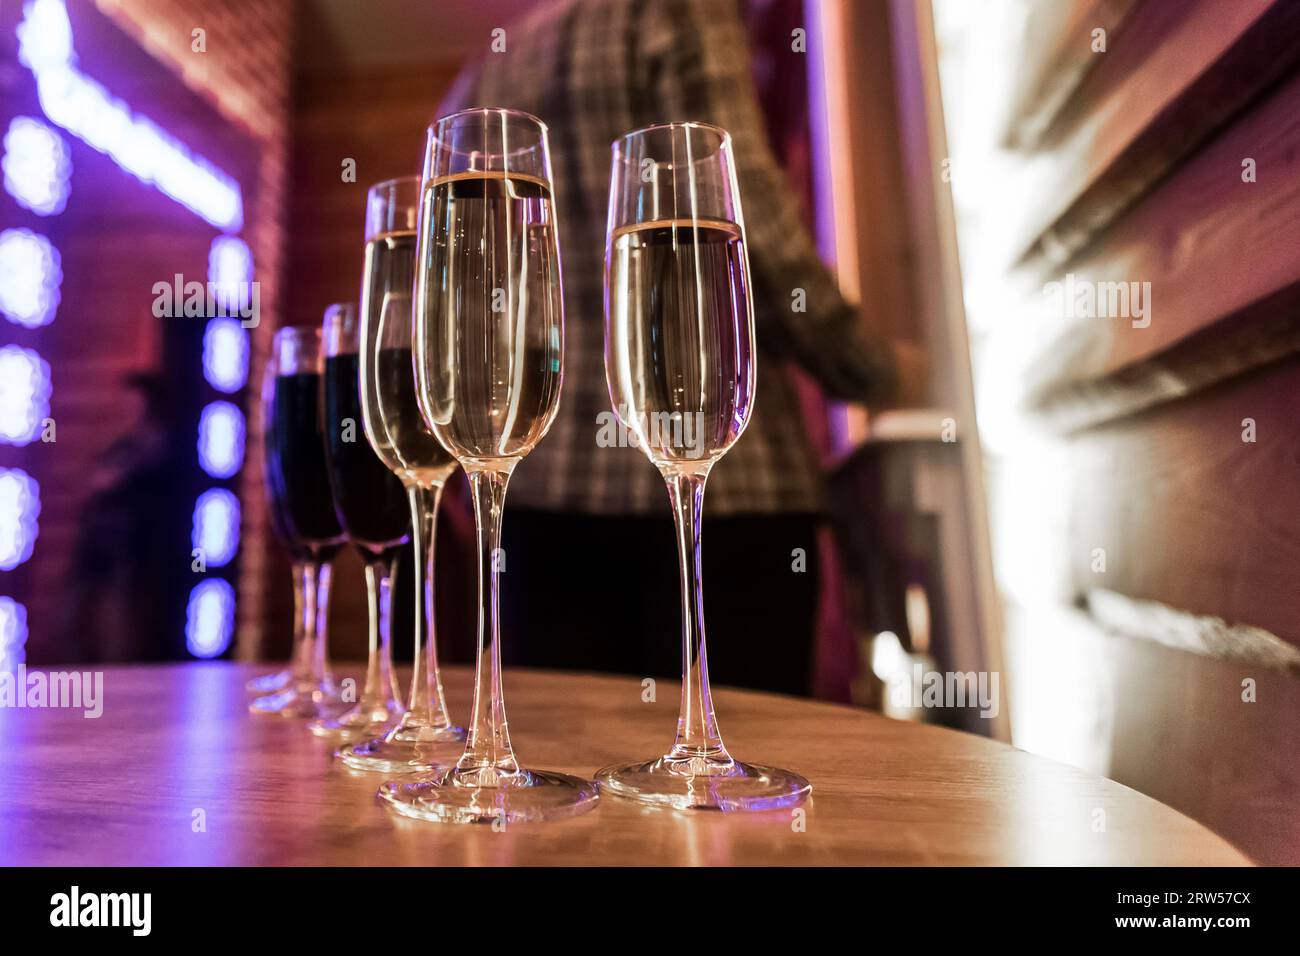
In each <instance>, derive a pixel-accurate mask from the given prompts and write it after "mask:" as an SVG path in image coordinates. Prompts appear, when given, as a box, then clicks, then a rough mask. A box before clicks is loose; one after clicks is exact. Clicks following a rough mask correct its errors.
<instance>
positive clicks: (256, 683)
mask: <svg viewBox="0 0 1300 956" xmlns="http://www.w3.org/2000/svg"><path fill="white" fill-rule="evenodd" d="M292 680H293V672H292V671H291V670H289V668H287V667H286V668H285V669H284V670H282V671H277V672H276V673H274V674H263V675H262V676H261V677H254V678H253V679H252V680H250V681H249V682H248V683H246V684H245V685H244V690H246V691H248V692H249V693H250V694H256V695H257V696H259V697H262V696H264V695H266V694H274V693H277V692H279V691H282V690H284V689H285V688H286V687H288V686H289V684H290V682H291V681H292Z"/></svg>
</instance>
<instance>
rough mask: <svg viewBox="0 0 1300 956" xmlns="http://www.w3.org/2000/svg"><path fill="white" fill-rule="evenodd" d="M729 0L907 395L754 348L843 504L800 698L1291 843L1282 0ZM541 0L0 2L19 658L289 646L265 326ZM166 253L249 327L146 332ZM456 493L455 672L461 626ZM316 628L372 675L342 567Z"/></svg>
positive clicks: (316, 282)
mask: <svg viewBox="0 0 1300 956" xmlns="http://www.w3.org/2000/svg"><path fill="white" fill-rule="evenodd" d="M611 2H612V0H611ZM718 3H719V5H720V8H725V9H726V11H727V15H729V16H735V17H738V18H739V19H740V20H741V22H742V23H743V25H744V30H745V36H746V42H747V44H748V73H749V76H750V79H751V80H752V84H753V91H754V95H755V96H756V97H757V102H758V103H759V105H760V107H761V112H762V117H761V119H762V124H763V126H764V129H765V133H766V136H767V139H768V145H769V146H770V148H771V151H772V154H773V156H774V158H775V160H776V161H777V163H778V164H779V166H780V168H781V174H782V176H783V177H784V178H783V182H784V184H785V188H786V191H787V192H788V195H789V197H790V198H791V200H792V201H793V202H794V203H796V204H797V207H798V210H799V216H800V218H801V219H802V221H803V224H804V226H805V228H806V230H807V233H808V235H809V236H810V237H811V239H812V241H814V242H815V244H816V249H817V251H818V253H819V255H820V257H821V259H822V261H824V262H825V263H826V265H827V267H828V268H830V269H831V270H832V271H833V274H834V276H835V279H836V281H837V283H838V286H839V289H840V291H841V293H842V294H843V296H844V297H845V298H846V299H847V300H848V301H849V302H851V303H853V304H854V305H855V306H856V308H857V314H858V315H859V317H860V322H861V324H862V327H863V330H864V331H865V332H867V333H869V334H870V336H871V337H872V339H873V340H874V341H876V342H877V343H880V344H881V347H882V349H883V350H884V351H885V352H887V353H888V354H890V355H892V356H893V357H894V359H895V361H896V367H897V370H898V372H899V374H900V375H901V376H902V379H903V381H902V384H901V387H900V388H898V389H896V390H894V392H893V393H892V394H891V395H890V396H888V398H887V399H885V400H882V401H878V402H873V403H868V404H866V405H861V404H853V405H846V404H843V403H840V402H837V401H833V400H830V399H828V398H827V397H826V395H825V394H824V393H823V392H822V390H821V389H820V388H819V386H818V384H817V383H816V381H815V380H814V378H813V377H812V376H810V375H808V374H807V373H806V372H805V371H803V370H801V369H800V368H797V367H796V366H795V364H794V363H784V364H782V363H777V362H770V363H766V364H765V365H764V374H765V375H767V374H779V375H781V376H785V377H787V378H788V382H789V385H790V389H791V393H792V394H793V395H794V396H796V397H797V400H798V405H799V412H798V413H799V415H800V417H801V418H802V421H803V424H804V427H805V429H806V434H807V437H808V444H809V449H808V453H809V454H810V455H812V456H814V457H815V459H816V463H817V465H818V468H819V470H821V471H822V472H823V473H824V476H825V483H826V489H827V497H826V502H827V515H828V517H829V519H830V520H828V521H826V522H824V523H823V524H822V525H821V526H820V530H819V537H818V538H817V539H816V540H815V541H813V542H810V551H811V556H810V559H811V560H812V561H813V562H815V564H816V567H817V570H818V575H817V579H816V580H817V595H816V597H817V622H816V636H815V643H814V648H813V661H812V670H811V675H812V676H811V683H810V686H809V687H808V688H807V691H808V692H809V693H811V694H813V695H815V696H819V697H822V698H825V699H830V700H838V701H845V702H853V703H856V704H859V705H861V706H866V707H873V708H876V709H879V710H881V711H883V712H885V713H887V714H889V715H890V716H894V717H899V718H903V719H924V720H932V721H937V722H941V723H946V724H949V725H951V726H954V727H957V728H960V729H964V730H967V731H972V732H977V733H983V734H987V735H990V736H994V737H997V738H1000V739H1003V740H1006V741H1009V742H1011V743H1013V744H1015V745H1017V746H1020V747H1023V748H1026V749H1029V750H1033V751H1035V752H1039V753H1043V754H1046V755H1049V756H1052V757H1055V758H1057V759H1060V760H1063V761H1065V762H1068V763H1072V764H1076V765H1079V766H1083V767H1086V768H1088V769H1090V770H1095V771H1097V772H1100V773H1103V774H1106V775H1108V776H1111V777H1114V778H1115V779H1118V780H1120V781H1121V782H1123V783H1127V784H1129V785H1131V786H1133V787H1136V788H1137V789H1140V790H1142V791H1144V792H1147V793H1149V794H1151V795H1153V796H1155V797H1157V798H1158V799H1161V800H1164V801H1165V802H1167V803H1169V804H1170V805H1172V806H1174V807H1176V808H1177V809H1179V810H1182V811H1184V812H1186V813H1188V814H1190V815H1192V816H1193V817H1195V818H1197V819H1199V820H1201V821H1202V822H1205V823H1207V824H1208V825H1210V826H1211V827H1212V828H1214V829H1216V830H1218V831H1219V832H1221V833H1223V834H1225V835H1226V836H1228V837H1229V838H1230V839H1232V840H1234V841H1235V842H1236V843H1237V844H1238V845H1239V846H1241V847H1242V848H1243V849H1244V850H1246V851H1247V852H1248V853H1250V854H1252V855H1254V856H1255V857H1256V858H1258V859H1261V860H1265V861H1270V862H1292V863H1294V862H1300V817H1298V816H1297V815H1296V813H1295V807H1296V805H1297V797H1298V796H1300V759H1297V758H1298V757H1300V739H1298V738H1300V729H1297V728H1300V719H1298V718H1300V690H1298V689H1297V676H1300V626H1298V625H1297V620H1300V615H1298V613H1297V612H1298V611H1300V606H1298V601H1300V598H1298V597H1297V596H1298V595H1300V589H1298V588H1297V587H1296V585H1295V582H1294V570H1293V569H1294V568H1295V567H1296V565H1297V559H1298V558H1300V509H1297V507H1296V505H1295V502H1296V501H1297V500H1300V487H1298V486H1297V483H1298V482H1300V444H1298V443H1297V441H1296V435H1297V427H1298V426H1297V416H1296V413H1295V400H1296V395H1297V394H1298V393H1300V363H1298V362H1297V361H1296V353H1297V351H1298V350H1300V320H1298V319H1297V314H1298V313H1297V306H1298V305H1300V244H1298V243H1296V242H1295V223H1296V222H1297V221H1300V175H1297V172H1298V171H1297V164H1298V163H1300V149H1298V147H1300V125H1298V124H1297V120H1296V117H1298V116H1300V70H1298V67H1300V62H1298V61H1300V4H1295V3H1290V2H1287V0H1240V2H1235V3H1232V4H1223V3H1219V2H1214V0H994V2H989V3H980V4H974V3H967V2H964V0H933V2H930V0H867V2H860V3H859V2H848V0H765V2H752V3H743V4H742V3H739V2H733V0H718ZM544 6H545V4H542V3H534V2H529V0H464V2H459V0H437V2H402V0H372V2H366V3H360V2H354V0H237V2H231V3H227V4H221V5H217V6H214V5H211V4H205V3H199V2H192V0H93V2H92V0H66V2H65V0H6V3H5V5H4V7H3V11H2V12H0V131H3V134H4V156H3V163H4V186H5V189H4V194H3V195H0V308H2V309H3V314H4V318H5V319H6V320H7V321H6V322H4V323H0V595H3V596H0V666H2V667H6V668H11V667H14V666H16V665H18V664H19V663H22V662H24V661H26V662H27V663H28V664H30V665H33V666H36V665H47V664H59V663H90V662H100V661H159V660H171V661H177V660H194V659H207V658H232V659H240V660H274V661H280V660H282V659H284V658H285V657H286V656H287V654H288V647H289V639H290V634H291V622H290V619H291V615H292V602H291V596H290V587H289V570H288V559H287V557H286V556H285V555H284V554H283V553H281V552H280V550H278V548H277V547H276V545H275V544H274V541H273V538H272V535H271V533H270V529H269V526H268V516H267V510H266V503H265V500H264V497H263V492H262V460H261V455H260V449H261V442H262V436H261V432H260V427H261V426H260V423H259V420H258V415H257V401H256V396H257V393H258V386H259V379H260V375H261V370H262V367H263V365H264V362H265V358H266V355H267V351H268V347H269V344H270V340H271V337H272V335H273V334H274V331H275V329H276V328H278V327H279V326H282V325H285V324H318V323H319V322H320V319H321V315H322V312H323V310H324V308H325V306H326V305H328V304H329V303H331V302H334V301H341V300H348V299H351V300H355V299H356V298H357V295H358V289H359V282H360V269H361V256H360V252H361V245H362V243H361V229H362V217H363V211H364V201H365V190H366V188H367V186H368V185H369V184H371V183H374V182H377V181H379V180H382V179H386V178H389V177H394V176H401V175H410V174H414V173H417V172H418V171H419V166H420V160H421V148H422V143H423V135H424V129H425V126H426V125H427V124H428V123H429V122H430V121H431V120H432V119H433V118H434V116H435V115H436V114H437V111H438V108H439V104H440V103H441V102H443V101H444V97H445V96H446V95H447V94H448V91H449V90H450V88H451V87H452V84H453V83H454V82H455V80H456V79H457V76H458V75H459V74H461V72H462V70H463V69H464V68H465V67H466V65H467V64H469V63H472V62H474V61H478V60H481V59H482V58H484V57H491V56H492V55H493V53H492V44H493V42H494V40H495V39H497V33H496V32H495V31H505V32H504V34H502V36H503V37H504V38H505V42H506V44H507V46H506V50H507V51H508V50H509V43H510V42H512V41H513V38H515V37H519V36H521V34H519V33H516V32H514V31H516V30H517V29H519V30H524V31H527V30H528V29H529V27H528V24H529V23H530V22H536V21H529V20H527V19H526V18H527V17H529V16H530V15H532V16H534V17H536V16H538V15H539V14H538V8H539V7H544ZM720 15H721V14H720ZM541 16H543V17H545V16H546V14H545V13H543V14H541ZM521 24H522V26H517V25H521ZM525 35H526V34H525ZM578 52H581V51H578ZM507 55H508V53H507ZM70 63H71V64H72V65H71V66H69V64H70ZM501 105H512V104H501ZM663 118H664V119H689V118H693V117H687V116H673V117H663ZM133 122H134V123H136V126H137V127H138V126H139V125H140V124H141V123H144V122H147V124H148V126H149V129H150V130H151V131H152V132H151V133H150V136H149V137H148V138H147V139H142V138H141V137H140V136H139V135H136V136H130V135H126V133H124V130H130V129H132V128H134V127H132V125H131V124H132V123H133ZM554 135H557V134H556V132H553V136H554ZM349 161H351V163H352V166H353V169H354V171H355V176H354V178H350V177H349V176H348V174H347V170H348V162H349ZM590 201H591V202H592V203H594V204H595V206H596V207H597V208H603V204H604V202H605V196H604V195H600V196H595V197H592V198H591V200H590ZM746 201H747V203H748V202H749V197H748V196H747V197H746ZM177 274H179V275H183V276H184V277H186V278H187V279H190V278H194V277H200V278H202V279H208V280H210V281H212V282H214V283H217V284H218V288H224V289H227V290H229V291H228V293H227V294H228V295H229V296H230V297H231V301H235V300H236V299H237V298H238V294H239V293H238V288H239V283H240V282H243V281H256V282H257V283H258V296H259V298H258V302H259V306H260V323H259V324H258V325H257V326H256V327H246V326H245V325H243V324H241V322H240V321H239V320H238V318H230V317H216V318H212V317H207V316H197V317H190V318H173V317H159V316H158V315H157V314H156V310H155V308H154V305H155V301H156V299H157V296H158V292H157V290H156V289H155V286H156V284H157V283H159V282H160V281H161V282H163V283H164V284H167V283H170V282H171V280H172V277H173V276H175V275H177ZM1089 296H1091V297H1092V298H1091V299H1089V298H1088V297H1089ZM570 321H572V318H571V319H570ZM761 413H762V412H761V408H760V411H759V412H758V414H761ZM525 467H526V466H525ZM646 467H647V468H648V467H649V466H648V465H647V466H646ZM521 474H523V471H522V470H521ZM461 482H462V479H461V478H460V477H459V476H457V478H456V479H455V480H454V483H453V484H454V486H453V487H452V489H451V491H450V493H449V495H448V496H447V500H446V501H445V504H444V508H443V515H442V522H441V525H440V529H439V532H440V540H439V545H438V547H439V552H440V561H439V568H438V585H437V596H438V629H439V640H440V645H441V648H442V650H443V654H444V657H445V658H446V659H447V660H450V661H468V660H469V659H470V658H471V655H472V647H473V640H474V631H473V628H474V612H475V588H474V581H473V577H472V576H473V569H472V560H471V558H470V555H471V553H472V552H471V548H472V534H473V523H472V519H471V517H470V515H469V511H468V506H467V495H466V493H465V489H464V487H463V485H462V484H461ZM666 510H667V509H666V508H665V512H666ZM506 524H507V533H508V529H509V519H508V518H507V522H506ZM557 547H558V548H559V549H560V550H559V553H558V554H557V561H565V560H571V561H572V562H573V564H574V567H575V572H574V573H575V574H580V573H581V570H580V562H581V561H583V560H591V558H590V556H572V555H568V556H566V555H565V554H564V552H563V544H562V543H561V544H559V545H558V546H557ZM195 549H199V550H200V551H201V552H202V556H203V561H202V562H199V563H196V559H195V557H194V552H195ZM705 551H706V553H707V552H708V548H707V545H706V548H705ZM508 580H509V579H508V577H507V581H508ZM407 587H408V588H409V583H408V585H407ZM399 593H400V583H399ZM674 599H675V596H674ZM405 606H406V604H405V602H403V601H399V602H398V609H397V610H395V614H396V616H397V620H398V624H397V637H396V646H397V653H398V655H399V658H400V657H404V656H405V654H406V653H408V652H406V651H404V650H403V649H404V648H409V643H410V636H409V609H407V610H405V611H404V610H403V608H404V607H405ZM544 610H545V609H539V616H541V615H544ZM403 614H405V615H406V617H405V618H403ZM611 639H616V637H615V638H611ZM664 639H665V641H668V642H673V641H676V640H677V636H676V634H673V633H668V634H665V635H664ZM780 650H781V642H780V635H760V636H758V637H756V639H755V647H754V650H753V653H755V654H779V653H780ZM331 653H332V655H333V656H334V657H335V658H336V659H338V660H356V659H359V658H363V657H364V654H365V630H364V590H363V587H362V580H361V567H360V562H359V561H358V560H357V559H356V558H355V556H352V555H351V554H350V553H348V554H347V555H346V556H345V557H344V558H343V559H341V560H340V563H339V566H338V570H337V572H336V579H335V587H334V601H333V609H332V640H331ZM930 671H939V672H943V673H954V672H960V673H971V674H983V675H998V677H999V680H998V682H997V683H996V685H990V686H994V687H995V691H994V693H995V697H996V703H997V706H995V707H992V708H989V709H988V710H985V711H981V710H980V709H978V708H973V707H948V708H944V707H925V706H919V704H920V702H921V694H920V688H919V681H920V677H921V675H922V674H924V673H927V672H930Z"/></svg>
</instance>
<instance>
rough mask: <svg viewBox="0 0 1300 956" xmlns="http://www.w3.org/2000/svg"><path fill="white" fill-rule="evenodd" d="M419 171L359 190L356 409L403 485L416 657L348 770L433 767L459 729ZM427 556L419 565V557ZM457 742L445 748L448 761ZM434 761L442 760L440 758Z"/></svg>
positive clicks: (443, 461)
mask: <svg viewBox="0 0 1300 956" xmlns="http://www.w3.org/2000/svg"><path fill="white" fill-rule="evenodd" d="M419 205H420V179H419V177H418V176H406V177H403V178H401V179H391V180H388V181H387V182H382V183H379V184H377V185H375V186H372V187H371V188H370V191H369V193H367V196H366V230H365V242H366V253H365V268H364V270H363V273H362V285H361V413H362V419H363V421H364V424H365V431H366V438H367V439H368V440H369V441H370V445H371V447H372V448H373V449H374V451H375V454H377V455H378V456H379V459H380V461H382V462H383V463H384V465H386V466H387V467H388V469H389V471H391V472H393V474H395V475H396V476H397V477H398V478H399V479H400V480H401V482H402V484H403V486H405V488H406V494H407V498H408V500H409V502H410V509H411V529H412V535H413V542H414V551H415V579H416V580H415V663H414V666H413V667H412V669H411V693H410V703H409V704H408V705H407V710H406V713H405V714H403V715H402V719H401V720H400V721H398V722H397V724H396V725H395V726H394V727H393V729H392V730H390V731H389V732H388V733H387V734H385V735H384V736H383V737H378V738H376V739H374V740H368V741H366V742H365V743H360V744H354V745H352V746H347V747H344V748H343V749H342V750H340V751H339V752H338V757H339V759H340V760H342V761H343V762H344V763H345V764H346V765H348V766H349V767H352V768H353V769H356V770H385V771H388V772H390V773H404V772H412V771H418V770H432V769H433V767H434V759H435V758H436V757H439V756H441V755H442V754H445V753H446V750H445V748H446V745H448V744H459V743H460V742H461V741H463V740H464V739H465V731H464V729H463V728H461V727H457V726H455V725H454V724H452V722H451V720H450V719H449V718H448V716H447V701H446V698H445V697H444V696H443V692H442V678H441V677H440V675H439V673H438V649H437V641H436V638H435V629H434V602H433V570H434V530H435V527H436V525H437V521H438V504H439V502H440V501H441V499H442V489H443V485H444V484H446V482H447V479H448V478H449V477H451V473H452V472H453V471H455V470H456V459H455V458H453V457H452V456H451V455H450V454H449V453H448V452H447V450H446V449H445V448H443V447H442V445H440V444H439V443H438V440H437V439H436V438H434V437H433V433H432V432H431V431H429V428H428V426H427V425H425V423H424V420H423V419H422V418H421V417H420V407H419V405H418V403H417V402H416V398H415V363H414V359H413V357H412V354H411V287H412V283H413V278H412V277H413V274H414V269H415V222H416V218H417V213H418V211H419ZM426 559H427V563H426ZM459 752H460V751H459V748H457V750H456V751H455V752H453V753H450V754H446V755H447V756H448V757H450V758H452V759H454V758H455V757H456V755H457V754H458V753H459ZM441 762H442V763H444V764H445V763H447V762H449V761H447V760H442V761H441Z"/></svg>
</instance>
